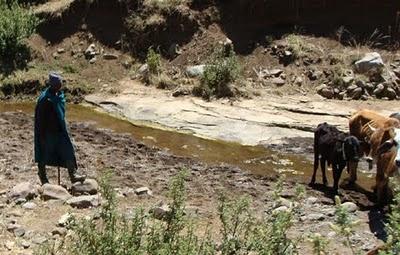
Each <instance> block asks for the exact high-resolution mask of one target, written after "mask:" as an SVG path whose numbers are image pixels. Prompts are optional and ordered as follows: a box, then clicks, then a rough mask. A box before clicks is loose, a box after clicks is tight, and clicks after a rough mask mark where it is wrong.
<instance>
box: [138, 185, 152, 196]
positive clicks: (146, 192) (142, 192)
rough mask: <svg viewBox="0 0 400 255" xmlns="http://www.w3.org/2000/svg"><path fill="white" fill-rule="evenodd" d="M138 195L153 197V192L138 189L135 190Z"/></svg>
mask: <svg viewBox="0 0 400 255" xmlns="http://www.w3.org/2000/svg"><path fill="white" fill-rule="evenodd" d="M135 193H136V195H149V196H151V195H153V192H152V191H151V190H150V189H149V188H148V187H141V188H138V189H135Z"/></svg>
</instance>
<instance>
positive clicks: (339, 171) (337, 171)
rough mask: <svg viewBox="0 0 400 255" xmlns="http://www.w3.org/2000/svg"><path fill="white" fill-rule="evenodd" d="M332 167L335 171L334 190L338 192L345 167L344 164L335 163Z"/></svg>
mask: <svg viewBox="0 0 400 255" xmlns="http://www.w3.org/2000/svg"><path fill="white" fill-rule="evenodd" d="M332 168H333V169H332V171H333V192H334V193H335V194H338V189H339V181H340V176H342V171H343V169H344V166H341V165H336V164H333V165H332Z"/></svg>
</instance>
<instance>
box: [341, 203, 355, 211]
mask: <svg viewBox="0 0 400 255" xmlns="http://www.w3.org/2000/svg"><path fill="white" fill-rule="evenodd" d="M342 206H343V207H344V208H346V210H347V211H348V212H355V211H357V210H358V206H357V205H356V204H355V203H353V202H345V203H343V204H342Z"/></svg>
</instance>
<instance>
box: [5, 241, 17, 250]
mask: <svg viewBox="0 0 400 255" xmlns="http://www.w3.org/2000/svg"><path fill="white" fill-rule="evenodd" d="M14 246H15V242H12V241H6V243H5V244H4V247H5V248H6V249H7V250H9V251H11V250H12V249H13V248H14Z"/></svg>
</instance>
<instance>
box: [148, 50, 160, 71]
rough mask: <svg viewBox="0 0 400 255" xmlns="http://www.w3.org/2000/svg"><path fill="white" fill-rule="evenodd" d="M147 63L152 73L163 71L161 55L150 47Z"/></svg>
mask: <svg viewBox="0 0 400 255" xmlns="http://www.w3.org/2000/svg"><path fill="white" fill-rule="evenodd" d="M146 64H147V65H148V67H149V72H150V73H151V74H159V73H160V72H161V55H160V54H158V53H156V52H155V51H154V50H153V48H150V49H149V50H148V52H147V57H146Z"/></svg>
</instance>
